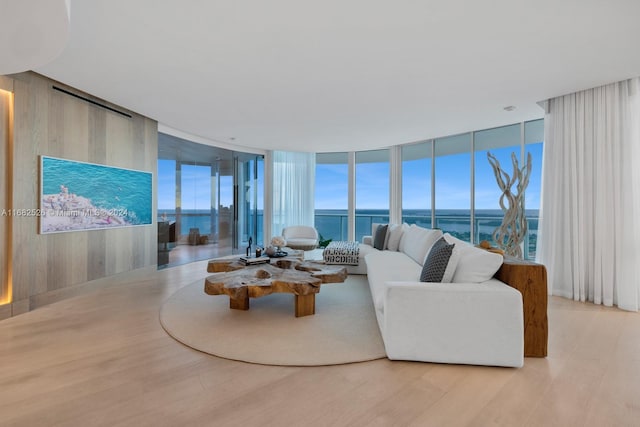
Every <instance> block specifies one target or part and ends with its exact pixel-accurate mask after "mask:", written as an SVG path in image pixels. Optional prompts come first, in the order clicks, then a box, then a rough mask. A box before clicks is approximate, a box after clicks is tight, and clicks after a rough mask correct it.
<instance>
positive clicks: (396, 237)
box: [387, 224, 403, 251]
mask: <svg viewBox="0 0 640 427" xmlns="http://www.w3.org/2000/svg"><path fill="white" fill-rule="evenodd" d="M402 230H403V228H402V225H400V224H392V225H390V226H389V229H388V230H387V236H388V237H389V238H388V239H387V249H389V250H390V251H397V250H398V246H400V239H401V238H402Z"/></svg>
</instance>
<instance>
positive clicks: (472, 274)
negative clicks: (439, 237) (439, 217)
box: [444, 233, 503, 283]
mask: <svg viewBox="0 0 640 427" xmlns="http://www.w3.org/2000/svg"><path fill="white" fill-rule="evenodd" d="M444 238H445V239H446V240H447V242H449V243H453V244H455V245H456V247H455V250H454V252H457V256H458V265H457V267H456V271H455V273H454V275H453V279H452V282H455V283H482V282H486V281H487V280H489V279H491V278H492V277H493V275H494V274H496V271H498V269H500V266H501V265H502V261H503V257H502V255H500V254H496V253H493V252H488V251H485V250H484V249H479V248H476V247H474V246H472V245H471V244H469V243H467V242H463V241H462V240H460V239H456V238H455V237H453V236H452V235H450V234H449V233H446V234H445V235H444Z"/></svg>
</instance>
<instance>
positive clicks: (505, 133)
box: [473, 124, 523, 243]
mask: <svg viewBox="0 0 640 427" xmlns="http://www.w3.org/2000/svg"><path fill="white" fill-rule="evenodd" d="M520 139H521V137H520V124H514V125H511V126H503V127H499V128H494V129H487V130H482V131H478V132H474V147H475V153H474V155H475V161H474V170H475V175H474V183H475V192H474V194H475V197H474V208H475V210H474V219H475V222H474V239H473V241H474V242H475V243H478V242H481V241H483V240H487V241H489V242H492V241H493V237H492V235H493V232H494V231H495V230H496V228H498V227H500V224H502V219H503V218H504V212H503V210H502V209H501V208H500V197H501V196H502V191H501V190H500V187H499V186H498V183H497V181H496V177H495V174H494V171H493V167H492V166H491V164H490V163H489V158H488V154H489V153H490V154H491V155H492V156H493V157H494V158H495V159H496V160H497V161H498V162H499V164H500V168H501V169H502V170H503V171H504V172H506V173H507V174H508V175H509V176H510V177H513V166H512V159H511V156H512V154H513V155H515V158H516V160H517V162H518V167H519V168H520V167H522V165H523V162H522V159H521V158H520V152H521V144H520ZM512 191H514V192H515V187H514V188H512ZM503 203H504V204H505V206H507V207H508V200H506V199H505V200H503Z"/></svg>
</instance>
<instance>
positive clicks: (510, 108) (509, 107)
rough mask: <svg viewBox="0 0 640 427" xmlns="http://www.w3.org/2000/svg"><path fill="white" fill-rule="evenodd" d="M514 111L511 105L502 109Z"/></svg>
mask: <svg viewBox="0 0 640 427" xmlns="http://www.w3.org/2000/svg"><path fill="white" fill-rule="evenodd" d="M515 109H516V107H514V106H513V105H508V106H506V107H504V111H513V110H515Z"/></svg>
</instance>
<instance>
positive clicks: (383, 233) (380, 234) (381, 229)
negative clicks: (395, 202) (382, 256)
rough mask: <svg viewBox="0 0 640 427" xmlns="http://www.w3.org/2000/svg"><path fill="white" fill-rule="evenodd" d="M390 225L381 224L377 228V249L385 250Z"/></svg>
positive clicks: (375, 238)
mask: <svg viewBox="0 0 640 427" xmlns="http://www.w3.org/2000/svg"><path fill="white" fill-rule="evenodd" d="M388 227H389V226H388V225H379V226H378V229H377V230H376V235H375V236H373V247H374V248H376V249H380V250H383V249H384V241H385V240H386V238H387V228H388Z"/></svg>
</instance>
